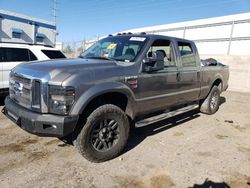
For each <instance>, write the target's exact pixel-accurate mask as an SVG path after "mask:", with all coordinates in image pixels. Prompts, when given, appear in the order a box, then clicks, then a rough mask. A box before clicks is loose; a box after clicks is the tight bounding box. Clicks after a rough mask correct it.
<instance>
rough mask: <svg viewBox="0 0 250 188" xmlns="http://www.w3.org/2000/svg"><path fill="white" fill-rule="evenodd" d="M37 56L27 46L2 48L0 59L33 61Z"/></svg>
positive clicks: (0, 49) (5, 60) (6, 60)
mask: <svg viewBox="0 0 250 188" xmlns="http://www.w3.org/2000/svg"><path fill="white" fill-rule="evenodd" d="M33 60H37V57H36V56H35V55H34V54H33V53H32V52H31V51H30V50H29V49H25V48H0V61H2V62H3V61H4V62H17V61H33Z"/></svg>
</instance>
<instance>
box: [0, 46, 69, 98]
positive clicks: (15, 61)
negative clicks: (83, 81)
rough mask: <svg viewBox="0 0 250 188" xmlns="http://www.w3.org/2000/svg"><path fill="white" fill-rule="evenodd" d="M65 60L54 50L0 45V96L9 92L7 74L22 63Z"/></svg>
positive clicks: (45, 47)
mask: <svg viewBox="0 0 250 188" xmlns="http://www.w3.org/2000/svg"><path fill="white" fill-rule="evenodd" d="M57 58H66V57H65V56H64V55H63V53H62V52H61V51H60V50H58V49H55V48H52V47H49V46H44V45H34V44H21V43H0V96H5V95H7V93H8V91H9V73H10V70H11V69H12V68H14V67H15V66H17V65H19V64H20V63H23V62H28V61H37V60H38V61H41V60H48V59H57Z"/></svg>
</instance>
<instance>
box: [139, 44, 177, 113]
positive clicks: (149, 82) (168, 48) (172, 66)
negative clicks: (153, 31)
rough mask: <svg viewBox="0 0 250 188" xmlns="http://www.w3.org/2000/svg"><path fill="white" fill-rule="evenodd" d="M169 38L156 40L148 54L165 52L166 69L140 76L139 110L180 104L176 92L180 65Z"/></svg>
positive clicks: (143, 111) (144, 111) (143, 110)
mask: <svg viewBox="0 0 250 188" xmlns="http://www.w3.org/2000/svg"><path fill="white" fill-rule="evenodd" d="M172 48H173V46H172V43H171V41H169V40H165V39H164V40H163V39H160V40H155V41H154V42H153V44H152V45H151V47H150V49H149V51H148V52H147V56H148V57H150V56H151V55H152V53H153V52H156V51H161V52H163V54H164V56H165V58H164V69H163V70H159V71H155V72H150V73H147V72H142V73H141V74H139V77H138V98H139V99H138V110H139V112H141V113H146V112H153V111H157V110H162V109H166V108H167V107H170V106H173V105H176V104H178V100H177V98H176V93H177V92H178V90H179V88H178V84H177V73H178V67H177V63H176V59H175V55H174V53H173V52H174V51H173V49H172Z"/></svg>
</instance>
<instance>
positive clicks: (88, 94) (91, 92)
mask: <svg viewBox="0 0 250 188" xmlns="http://www.w3.org/2000/svg"><path fill="white" fill-rule="evenodd" d="M111 92H117V93H121V94H124V95H125V96H126V97H127V99H128V105H127V108H126V114H127V115H129V116H130V117H131V118H134V115H135V113H136V109H137V108H136V102H135V101H136V100H135V96H134V93H133V91H132V90H131V89H130V88H129V87H128V86H126V85H125V84H123V83H121V82H106V83H100V84H95V85H94V86H92V87H90V88H89V89H88V90H87V91H85V92H84V93H82V95H81V96H80V97H79V98H78V99H77V101H76V103H75V104H74V106H73V107H72V110H71V112H70V114H71V115H79V114H82V112H83V111H84V109H85V108H86V107H87V105H88V104H89V103H90V102H91V101H92V100H93V99H95V98H96V97H98V96H101V95H103V94H106V93H111Z"/></svg>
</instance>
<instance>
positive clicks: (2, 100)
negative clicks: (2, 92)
mask: <svg viewBox="0 0 250 188" xmlns="http://www.w3.org/2000/svg"><path fill="white" fill-rule="evenodd" d="M4 99H5V97H0V106H3V105H4Z"/></svg>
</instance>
